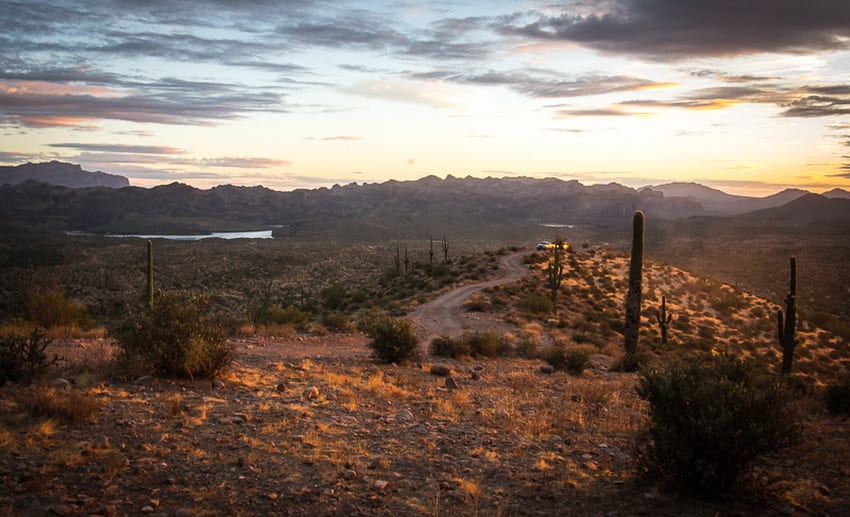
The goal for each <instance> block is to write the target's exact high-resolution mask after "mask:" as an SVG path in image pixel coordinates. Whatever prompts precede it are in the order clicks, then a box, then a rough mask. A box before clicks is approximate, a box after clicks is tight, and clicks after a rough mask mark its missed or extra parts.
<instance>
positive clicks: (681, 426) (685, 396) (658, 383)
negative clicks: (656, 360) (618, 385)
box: [638, 355, 799, 494]
mask: <svg viewBox="0 0 850 517" xmlns="http://www.w3.org/2000/svg"><path fill="white" fill-rule="evenodd" d="M638 393H639V395H640V396H641V398H643V399H644V400H646V401H648V402H649V412H650V427H649V430H648V442H647V443H645V448H644V449H643V450H642V453H641V455H640V458H639V459H640V460H641V463H642V464H643V466H644V468H645V469H646V471H647V472H648V473H656V474H660V475H663V476H667V477H669V478H671V479H672V480H675V481H678V482H680V483H682V484H683V485H684V486H686V487H688V488H690V489H693V490H695V491H697V492H700V493H703V494H716V493H720V492H722V491H725V490H727V489H729V488H731V487H732V486H734V484H735V483H736V482H737V481H738V479H739V477H740V476H741V474H742V473H743V472H744V470H745V469H746V468H747V467H748V465H749V464H750V463H751V462H752V460H754V459H755V458H757V457H758V456H760V455H762V454H764V453H766V452H769V451H773V450H777V449H779V448H782V447H784V446H787V445H790V444H791V443H792V442H793V441H794V440H795V439H796V437H797V436H798V433H799V428H798V426H797V424H796V420H795V419H794V418H793V417H792V414H791V412H790V411H789V409H788V404H787V397H786V394H785V392H783V391H782V389H781V386H780V384H779V383H776V382H765V381H760V380H759V379H757V377H756V376H755V374H754V372H753V369H752V366H751V364H750V363H746V362H744V361H742V360H740V359H738V358H735V357H731V356H725V355H719V356H715V357H709V358H698V357H696V358H694V357H692V358H690V359H688V360H686V361H682V362H669V363H666V364H665V365H662V366H661V367H659V368H655V369H652V370H648V371H646V372H645V373H644V374H643V375H642V376H641V379H640V385H639V387H638Z"/></svg>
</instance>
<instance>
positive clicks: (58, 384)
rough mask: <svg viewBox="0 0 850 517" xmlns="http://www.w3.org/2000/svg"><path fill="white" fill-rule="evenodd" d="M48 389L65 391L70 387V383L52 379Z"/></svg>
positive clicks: (61, 379) (65, 380) (60, 378)
mask: <svg viewBox="0 0 850 517" xmlns="http://www.w3.org/2000/svg"><path fill="white" fill-rule="evenodd" d="M50 387H51V388H56V389H58V390H67V389H69V388H70V387H71V381H69V380H68V379H63V378H62V377H59V378H58V379H53V380H52V381H50Z"/></svg>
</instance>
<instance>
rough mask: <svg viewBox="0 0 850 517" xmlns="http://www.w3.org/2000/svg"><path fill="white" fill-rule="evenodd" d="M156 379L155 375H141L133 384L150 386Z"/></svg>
mask: <svg viewBox="0 0 850 517" xmlns="http://www.w3.org/2000/svg"><path fill="white" fill-rule="evenodd" d="M154 380H156V379H155V378H154V376H153V375H142V376H141V377H139V378H138V379H136V380H135V381H133V384H137V385H139V386H150V385H151V384H153V382H154Z"/></svg>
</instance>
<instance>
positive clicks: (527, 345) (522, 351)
mask: <svg viewBox="0 0 850 517" xmlns="http://www.w3.org/2000/svg"><path fill="white" fill-rule="evenodd" d="M516 353H517V355H518V356H520V357H525V358H526V359H533V358H535V357H537V341H536V340H534V339H531V338H528V337H526V338H523V339H520V341H519V343H517V345H516Z"/></svg>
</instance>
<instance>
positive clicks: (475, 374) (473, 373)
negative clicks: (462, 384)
mask: <svg viewBox="0 0 850 517" xmlns="http://www.w3.org/2000/svg"><path fill="white" fill-rule="evenodd" d="M469 378H470V379H472V380H473V381H477V380H478V379H480V378H481V374H480V373H478V371H476V370H472V371H471V372H469Z"/></svg>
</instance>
